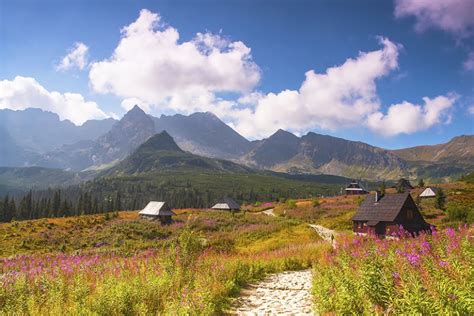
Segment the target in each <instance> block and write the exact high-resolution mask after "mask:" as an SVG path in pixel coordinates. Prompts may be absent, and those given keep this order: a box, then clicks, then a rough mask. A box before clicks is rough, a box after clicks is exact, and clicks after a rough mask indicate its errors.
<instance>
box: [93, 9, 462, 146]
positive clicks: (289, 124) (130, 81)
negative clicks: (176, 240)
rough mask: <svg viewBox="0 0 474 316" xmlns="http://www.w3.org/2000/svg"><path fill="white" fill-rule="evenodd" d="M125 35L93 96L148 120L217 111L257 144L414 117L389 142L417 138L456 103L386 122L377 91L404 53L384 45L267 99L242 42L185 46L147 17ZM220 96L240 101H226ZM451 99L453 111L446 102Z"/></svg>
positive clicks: (435, 103)
mask: <svg viewBox="0 0 474 316" xmlns="http://www.w3.org/2000/svg"><path fill="white" fill-rule="evenodd" d="M121 32H122V37H121V40H120V42H119V43H118V45H117V47H116V48H115V50H114V52H113V54H112V56H111V57H110V58H108V59H106V60H102V61H99V62H95V63H92V64H91V65H90V72H89V80H90V85H91V87H92V89H93V90H94V91H96V92H99V93H110V94H114V95H116V96H119V97H121V98H123V101H122V103H121V105H122V107H123V108H124V109H127V110H128V109H130V108H131V107H132V106H133V105H135V104H138V105H140V106H142V107H143V108H144V110H145V111H147V112H153V110H156V109H158V110H160V109H167V110H172V111H175V112H181V113H192V112H195V111H211V112H213V113H214V114H216V115H217V116H219V117H220V118H222V119H223V120H224V121H226V122H227V123H228V124H229V125H230V126H231V127H233V128H235V129H236V130H237V131H238V132H240V133H241V134H242V135H244V136H247V137H250V138H261V137H267V136H269V135H270V134H272V133H273V132H275V131H276V130H277V129H278V128H283V129H287V130H290V131H292V132H294V133H300V134H302V133H305V132H307V131H308V130H311V129H313V128H316V127H318V128H321V129H327V130H336V129H341V128H354V127H360V126H362V127H368V128H370V129H372V130H374V131H379V130H380V127H381V126H382V125H383V123H385V122H387V123H392V122H395V121H396V120H395V118H394V117H395V116H396V115H395V114H397V113H401V114H403V115H405V114H406V113H412V115H414V118H415V120H416V121H417V122H418V123H417V124H415V126H416V127H415V128H413V127H410V128H408V127H406V126H398V125H397V126H394V127H393V129H392V131H390V132H383V134H384V135H386V136H393V135H397V134H400V133H411V132H414V131H419V130H423V129H426V128H429V127H431V126H433V125H434V124H437V123H440V122H442V121H443V120H444V119H445V118H446V117H447V116H449V113H448V108H449V107H451V106H452V104H454V101H455V98H454V99H453V98H451V97H450V96H446V97H444V96H440V97H437V98H435V99H429V98H425V102H426V104H425V105H424V106H419V105H414V104H411V103H408V102H405V103H402V104H401V105H393V106H391V107H390V108H389V109H388V113H387V114H383V113H382V110H381V108H382V106H381V102H380V100H379V97H378V95H377V85H376V83H377V80H378V79H380V78H382V77H384V76H387V75H389V74H390V73H391V72H393V71H394V70H396V69H398V56H399V52H400V49H401V45H398V44H396V43H393V42H391V41H390V40H389V39H387V38H383V37H380V38H379V42H380V45H381V46H382V47H381V48H380V49H378V50H374V51H370V52H360V53H359V55H358V56H357V57H356V58H349V59H347V60H346V61H345V62H344V63H342V64H341V65H337V66H333V67H330V68H328V69H327V70H326V71H325V72H322V73H317V72H315V71H313V70H310V71H308V72H306V78H305V80H304V81H303V83H302V84H301V87H300V88H299V89H298V90H283V91H280V92H277V93H268V94H265V93H263V92H260V91H258V90H256V87H257V85H258V83H259V81H260V78H261V72H260V69H259V67H258V66H257V65H256V64H255V63H254V62H253V60H252V57H251V55H250V48H248V47H247V46H246V45H245V44H243V43H242V42H238V41H236V42H232V41H230V40H228V39H226V38H224V37H222V36H220V35H214V34H210V33H198V34H197V35H196V36H195V37H194V38H193V39H192V40H190V41H181V42H180V41H179V33H178V30H176V29H175V28H173V27H171V26H168V25H165V24H164V23H163V22H162V20H161V17H160V16H159V15H158V14H156V13H152V12H150V11H148V10H142V11H141V12H140V15H139V17H138V19H137V20H136V21H135V22H133V23H131V24H130V25H128V26H126V27H124V28H123V29H122V30H121ZM221 92H233V93H237V97H236V98H235V99H231V100H227V99H224V98H223V97H221V96H222V95H225V94H221ZM445 99H448V100H451V103H450V105H449V106H447V105H446V104H445V103H443V102H441V101H442V100H445ZM369 118H370V120H369ZM419 119H420V120H421V121H418V120H419ZM420 122H421V123H420ZM402 125H403V124H402ZM410 126H411V125H410Z"/></svg>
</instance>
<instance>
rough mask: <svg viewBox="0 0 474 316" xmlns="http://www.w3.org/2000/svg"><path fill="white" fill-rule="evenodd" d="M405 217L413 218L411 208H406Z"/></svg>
mask: <svg viewBox="0 0 474 316" xmlns="http://www.w3.org/2000/svg"><path fill="white" fill-rule="evenodd" d="M407 219H413V210H412V209H408V210H407Z"/></svg>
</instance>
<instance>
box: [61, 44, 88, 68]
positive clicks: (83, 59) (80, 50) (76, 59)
mask: <svg viewBox="0 0 474 316" xmlns="http://www.w3.org/2000/svg"><path fill="white" fill-rule="evenodd" d="M88 51H89V47H87V45H85V44H84V43H81V42H77V43H75V44H74V46H73V47H72V48H71V49H70V50H69V52H68V54H67V55H66V56H64V57H63V59H62V60H61V62H60V63H59V64H58V65H57V66H56V70H58V71H66V70H69V69H72V68H74V67H76V68H78V69H80V70H83V69H84V68H85V67H86V66H87V52H88Z"/></svg>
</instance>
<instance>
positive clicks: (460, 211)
mask: <svg viewBox="0 0 474 316" xmlns="http://www.w3.org/2000/svg"><path fill="white" fill-rule="evenodd" d="M447 213H448V219H449V220H450V221H459V222H463V223H469V224H471V223H473V222H474V208H473V207H470V206H467V205H450V206H448V209H447Z"/></svg>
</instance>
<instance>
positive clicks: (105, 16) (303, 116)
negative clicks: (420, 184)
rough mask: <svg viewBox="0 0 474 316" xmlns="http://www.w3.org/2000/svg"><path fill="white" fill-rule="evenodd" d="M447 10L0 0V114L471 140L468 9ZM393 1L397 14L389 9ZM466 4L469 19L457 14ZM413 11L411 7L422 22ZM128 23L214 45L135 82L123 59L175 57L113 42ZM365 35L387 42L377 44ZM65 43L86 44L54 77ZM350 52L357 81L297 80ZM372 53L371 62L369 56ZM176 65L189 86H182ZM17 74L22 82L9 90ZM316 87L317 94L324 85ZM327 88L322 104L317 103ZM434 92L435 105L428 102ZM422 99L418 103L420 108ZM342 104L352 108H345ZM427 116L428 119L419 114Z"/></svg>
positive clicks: (394, 144)
mask: <svg viewBox="0 0 474 316" xmlns="http://www.w3.org/2000/svg"><path fill="white" fill-rule="evenodd" d="M458 2H460V3H461V4H462V5H464V6H465V8H464V10H462V12H463V13H462V14H464V15H463V16H459V17H457V20H460V21H461V22H462V21H464V24H462V23H461V25H458V24H456V25H452V24H450V22H449V21H450V20H449V19H444V20H443V19H441V20H443V21H445V20H446V21H448V22H446V23H441V22H436V21H437V20H440V19H439V16H437V15H436V14H440V13H439V10H438V11H436V10H437V8H430V7H426V8H423V7H420V5H419V4H418V3H417V0H400V1H398V2H394V1H357V3H356V1H72V2H69V1H68V2H65V1H11V0H6V1H2V2H1V4H0V10H1V13H0V14H1V19H0V21H1V22H0V23H1V24H0V28H1V30H0V81H2V80H3V81H2V83H3V90H2V86H0V108H13V109H21V108H25V107H27V106H37V107H43V108H45V109H46V110H52V111H55V112H58V114H59V115H60V116H61V117H62V118H69V119H71V120H73V121H75V122H76V123H80V122H82V121H84V120H85V119H88V118H100V117H102V116H104V115H112V113H113V114H115V115H117V116H118V117H121V116H122V115H123V114H124V113H125V112H126V108H127V106H129V105H127V104H122V103H123V100H125V99H128V100H129V101H127V102H128V103H130V102H131V103H133V102H134V101H137V102H143V103H144V104H145V106H144V108H145V109H146V110H147V112H149V113H150V114H153V115H159V114H161V113H176V112H179V113H185V114H186V113H190V112H193V111H194V110H203V111H204V110H210V111H212V112H214V113H216V114H217V115H218V116H219V117H221V118H222V119H223V120H224V121H226V122H228V123H229V124H230V125H231V126H233V127H235V128H236V129H237V130H238V131H239V132H241V133H242V134H244V135H245V136H247V137H248V138H260V137H265V136H267V135H269V134H271V132H272V131H276V130H277V129H278V128H284V129H287V130H290V131H293V132H295V133H297V134H304V133H306V132H307V131H314V132H317V133H324V134H330V135H334V136H339V137H343V138H347V139H352V140H360V141H364V142H367V143H370V144H374V145H377V146H381V147H385V148H400V147H408V146H414V145H418V144H435V143H441V142H445V141H447V140H449V139H450V138H452V137H453V136H456V135H460V134H473V132H474V114H473V113H471V112H474V110H473V109H474V66H472V67H471V64H470V63H469V60H470V59H469V58H470V56H471V57H472V59H473V60H472V63H473V64H474V57H473V56H474V53H472V52H474V36H473V34H472V31H473V26H474V25H473V24H474V22H472V21H474V6H472V4H473V1H472V0H459V1H458ZM397 5H398V6H399V10H401V11H400V12H401V13H400V12H399V13H396V6H397ZM469 8H472V9H473V10H472V11H471V12H469V10H466V9H469ZM142 9H147V10H148V11H147V12H148V13H149V14H148V13H146V14H145V13H143V11H142V13H143V16H142V15H141V13H140V12H141V10H142ZM420 10H425V11H422V12H424V13H425V14H424V15H423V19H425V20H422V16H421V15H420V14H419V12H420ZM430 10H431V11H430ZM466 11H467V13H466ZM430 12H434V13H433V21H430V20H429V17H430ZM459 12H460V11H459V7H458V8H454V9H453V10H450V8H447V9H445V10H443V13H442V14H445V15H448V14H453V15H456V14H457V15H459ZM426 13H428V14H426ZM139 16H142V17H143V19H142V20H140V21H141V23H144V24H146V23H147V21H150V19H151V20H152V22H153V23H156V25H155V24H154V29H152V30H151V31H150V30H148V31H147V32H148V33H147V34H148V35H150V36H151V35H154V34H157V33H154V32H162V31H164V30H167V29H168V30H169V29H172V30H175V31H176V33H179V40H178V41H177V43H176V44H177V45H179V44H182V43H197V41H196V40H195V39H196V34H197V33H203V34H212V35H215V37H213V38H212V44H209V45H211V46H209V47H210V48H209V47H207V48H206V49H217V50H218V52H220V55H219V56H220V57H219V56H217V57H216V59H211V58H206V57H209V56H208V55H206V54H205V53H203V56H204V57H203V58H204V59H203V61H205V62H206V63H209V64H205V65H206V66H202V67H200V66H199V65H198V66H196V65H194V64H192V63H191V62H189V61H187V60H186V56H187V55H186V50H185V49H182V48H183V47H181V48H180V50H181V49H182V51H183V52H182V55H181V53H177V55H179V56H181V57H182V58H178V57H176V58H175V57H173V56H171V57H169V60H166V59H165V60H164V61H163V60H162V59H159V60H160V63H161V64H160V67H157V68H156V72H153V71H150V73H149V74H147V75H146V76H145V75H141V74H139V72H140V71H141V72H143V70H138V69H140V67H141V66H140V65H141V62H140V61H141V60H140V59H138V60H137V59H135V58H134V55H135V53H134V50H135V49H137V50H139V51H143V50H146V49H147V48H150V47H151V48H152V49H149V51H146V52H144V53H143V54H144V55H143V56H141V58H142V60H143V61H148V60H150V62H148V63H145V65H148V66H150V69H154V68H153V65H154V64H153V60H155V59H154V58H158V57H157V56H164V55H167V54H168V55H169V54H170V51H171V52H172V51H173V47H175V46H173V45H171V44H170V45H171V46H170V45H168V46H166V47H163V46H160V45H155V44H153V45H151V46H146V45H145V46H143V47H140V46H139V45H141V44H140V42H139V43H138V44H136V42H135V41H133V40H132V37H133V36H137V38H138V36H142V35H138V32H139V31H133V32H132V31H130V32H129V34H128V35H126V34H125V33H124V32H122V33H121V32H120V30H121V29H123V28H124V27H126V26H128V25H130V24H132V23H134V22H136V21H138V20H137V19H139ZM157 16H159V17H157ZM426 16H428V20H426ZM146 18H148V20H146ZM150 23H151V22H150ZM141 30H142V29H141V28H140V31H141ZM143 32H145V31H143ZM150 32H151V33H150ZM132 33H133V34H132ZM124 37H129V39H130V43H129V44H127V45H126V44H124V46H123V47H124V49H128V50H129V53H128V52H126V53H123V56H121V57H120V58H119V59H117V60H114V59H113V53H114V51H115V50H116V48H117V47H118V45H119V42H120V40H121V39H123V38H124ZM379 37H383V38H385V39H387V40H388V41H389V43H390V44H393V46H390V44H383V43H382V42H381V39H380V38H379ZM193 40H194V41H193ZM236 42H242V43H243V45H244V48H235V45H234V46H233V43H236ZM75 43H83V45H85V47H87V52H86V54H85V60H84V62H83V64H82V66H78V63H77V60H76V59H73V60H72V59H71V60H72V62H71V63H70V65H69V66H64V64H63V67H62V68H61V62H62V59H63V58H64V57H65V56H66V55H67V54H68V52H71V51H72V50H73V49H74V48H75V46H74V45H75ZM199 43H200V44H199V45H201V44H202V43H208V42H205V41H204V40H202V42H199ZM196 45H198V44H196ZM202 45H204V44H202ZM206 45H207V44H206ZM245 49H250V52H246V50H245ZM390 49H392V50H390ZM233 50H235V54H237V55H238V56H239V57H241V59H240V60H241V61H242V60H243V62H242V63H236V64H235V65H233V64H232V62H229V61H230V60H232V61H233V60H234V59H229V58H231V57H230V56H228V54H226V53H227V52H229V51H233ZM393 50H395V51H393ZM360 52H365V53H368V54H370V52H375V53H374V54H373V56H372V55H371V56H369V57H367V58H368V59H369V60H368V61H367V65H369V67H370V65H372V64H374V68H375V67H380V69H378V70H374V73H371V74H366V72H365V71H363V70H352V68H351V69H345V70H344V69H342V68H341V69H340V71H339V70H338V69H336V70H337V71H336V72H337V73H336V74H334V75H331V76H327V77H323V78H313V79H312V78H308V77H306V76H305V73H307V72H308V71H310V70H313V71H314V72H315V73H316V74H323V75H325V74H327V73H326V71H327V69H328V68H330V67H336V68H337V67H341V66H342V65H343V64H344V63H345V62H346V61H347V60H348V59H352V60H354V61H355V62H356V63H358V62H360V63H362V62H363V61H362V58H359V57H360V55H359V54H360ZM377 52H378V53H380V54H382V57H380V58H381V60H380V58H379V56H378V55H376V53H377ZM140 54H141V53H140ZM171 54H172V53H171ZM124 58H130V60H129V61H127V63H126V66H127V67H125V66H124V64H123V63H121V61H122V60H123V59H124ZM160 58H161V57H160ZM249 59H250V60H249ZM387 59H390V61H387ZM156 60H158V59H156ZM156 60H155V62H156ZM166 63H168V64H166ZM180 63H182V64H180ZM190 63H191V65H190ZM216 63H217V65H219V66H221V67H222V68H225V69H226V70H225V71H224V72H222V73H221V71H220V70H219V69H220V68H219V67H216V69H214V68H212V65H216ZM219 63H222V64H219ZM377 63H378V64H377ZM389 63H390V64H389ZM393 63H395V64H396V65H394V64H393ZM79 64H80V63H79ZM170 65H172V66H170ZM135 66H136V67H135ZM165 66H166V67H165ZM134 67H135V68H134ZM80 68H82V69H80ZM211 68H212V69H214V70H209V69H211ZM227 68H228V69H227ZM347 68H349V67H347ZM146 69H148V68H146ZM169 69H171V70H174V69H177V73H181V75H182V78H181V77H180V76H179V75H176V77H177V78H175V76H174V72H173V71H169V72H167V70H169ZM189 69H192V70H193V77H195V78H196V79H195V81H193V79H189V78H186V77H187V72H186V71H188V72H189ZM93 70H94V71H93ZM208 70H209V71H208ZM213 71H214V73H213ZM17 76H21V77H22V78H29V79H30V80H26V79H25V80H15V78H16V77H17ZM234 76H235V79H233V77H234ZM337 76H340V77H341V80H342V81H344V80H346V79H347V77H351V76H355V77H358V76H360V78H361V79H360V81H364V82H365V81H367V85H363V86H362V85H361V84H360V83H359V80H357V79H352V81H348V84H347V85H348V86H351V88H350V89H348V88H345V87H339V86H337V82H340V81H339V77H337ZM364 76H367V77H364ZM117 77H121V78H123V79H120V80H119V79H117ZM316 77H317V76H316ZM344 78H345V79H344ZM126 80H129V81H126ZM145 80H147V81H145ZM347 80H350V79H347ZM118 81H120V82H118ZM169 82H172V83H171V84H170V83H169ZM303 83H306V84H307V86H308V88H307V89H306V90H305V91H303V89H301V90H300V87H301V86H302V84H303ZM326 84H327V85H331V86H328V87H327V89H325V88H324V87H326ZM372 84H373V85H374V87H375V91H368V90H371V89H370V85H372ZM134 85H136V86H134ZM322 85H323V86H324V87H321V86H322ZM43 89H44V91H43ZM146 89H149V90H156V91H150V92H149V91H148V90H146ZM2 91H3V92H2ZM12 91H13V92H12ZM25 91H26V92H25ZM53 91H57V92H59V95H56V94H54V93H53ZM284 91H291V93H282V92H284ZM327 91H331V93H332V94H331V95H330V96H327V95H326V92H327ZM2 93H3V94H2ZM68 93H74V95H73V96H71V95H68ZM338 93H340V94H344V95H343V96H340V95H337V94H338ZM272 94H273V95H272ZM12 95H13V96H12ZM250 95H253V96H255V98H253V99H255V100H253V101H252V102H250V103H242V102H239V101H238V99H239V98H241V97H244V96H250ZM440 96H441V97H443V98H444V99H436V97H440ZM423 97H428V98H429V100H428V102H425V101H423V99H422V98H423ZM81 98H82V99H81ZM374 98H375V99H376V100H374ZM348 99H349V100H348ZM321 100H329V101H331V100H334V102H335V103H337V102H340V106H339V107H336V106H333V103H332V102H324V104H321V103H322V101H321ZM404 101H407V102H409V104H405V105H404V106H398V107H394V108H393V111H392V112H393V113H392V114H390V115H389V111H390V107H391V106H393V105H396V104H399V105H400V104H402V103H403V102H404ZM127 102H125V103H127ZM351 102H352V103H351ZM49 103H51V104H49ZM356 103H357V104H359V103H360V104H359V108H358V109H357V110H354V106H356V105H355V104H356ZM190 104H193V105H192V106H191V105H190ZM429 107H432V108H433V109H437V110H436V111H434V112H433V111H431V112H430V111H429V110H428V108H429ZM471 107H473V108H471ZM331 108H333V109H334V112H335V113H334V114H331V111H330V109H331ZM293 109H294V111H293ZM336 109H337V111H336ZM396 109H397V110H398V111H395V110H396ZM417 110H418V112H417ZM345 111H347V113H345V114H344V115H345V116H346V117H340V116H341V115H340V113H338V112H345ZM277 112H278V113H283V114H281V115H278V114H276V113H277ZM411 113H413V115H412V114H411ZM410 115H411V116H410ZM348 118H353V119H348ZM411 119H413V122H411V121H410V120H411ZM407 120H408V121H410V122H411V126H409V125H410V124H408V123H406V122H407ZM418 122H419V126H417V127H415V128H414V127H413V126H412V125H414V124H417V125H418ZM387 130H391V132H387Z"/></svg>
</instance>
